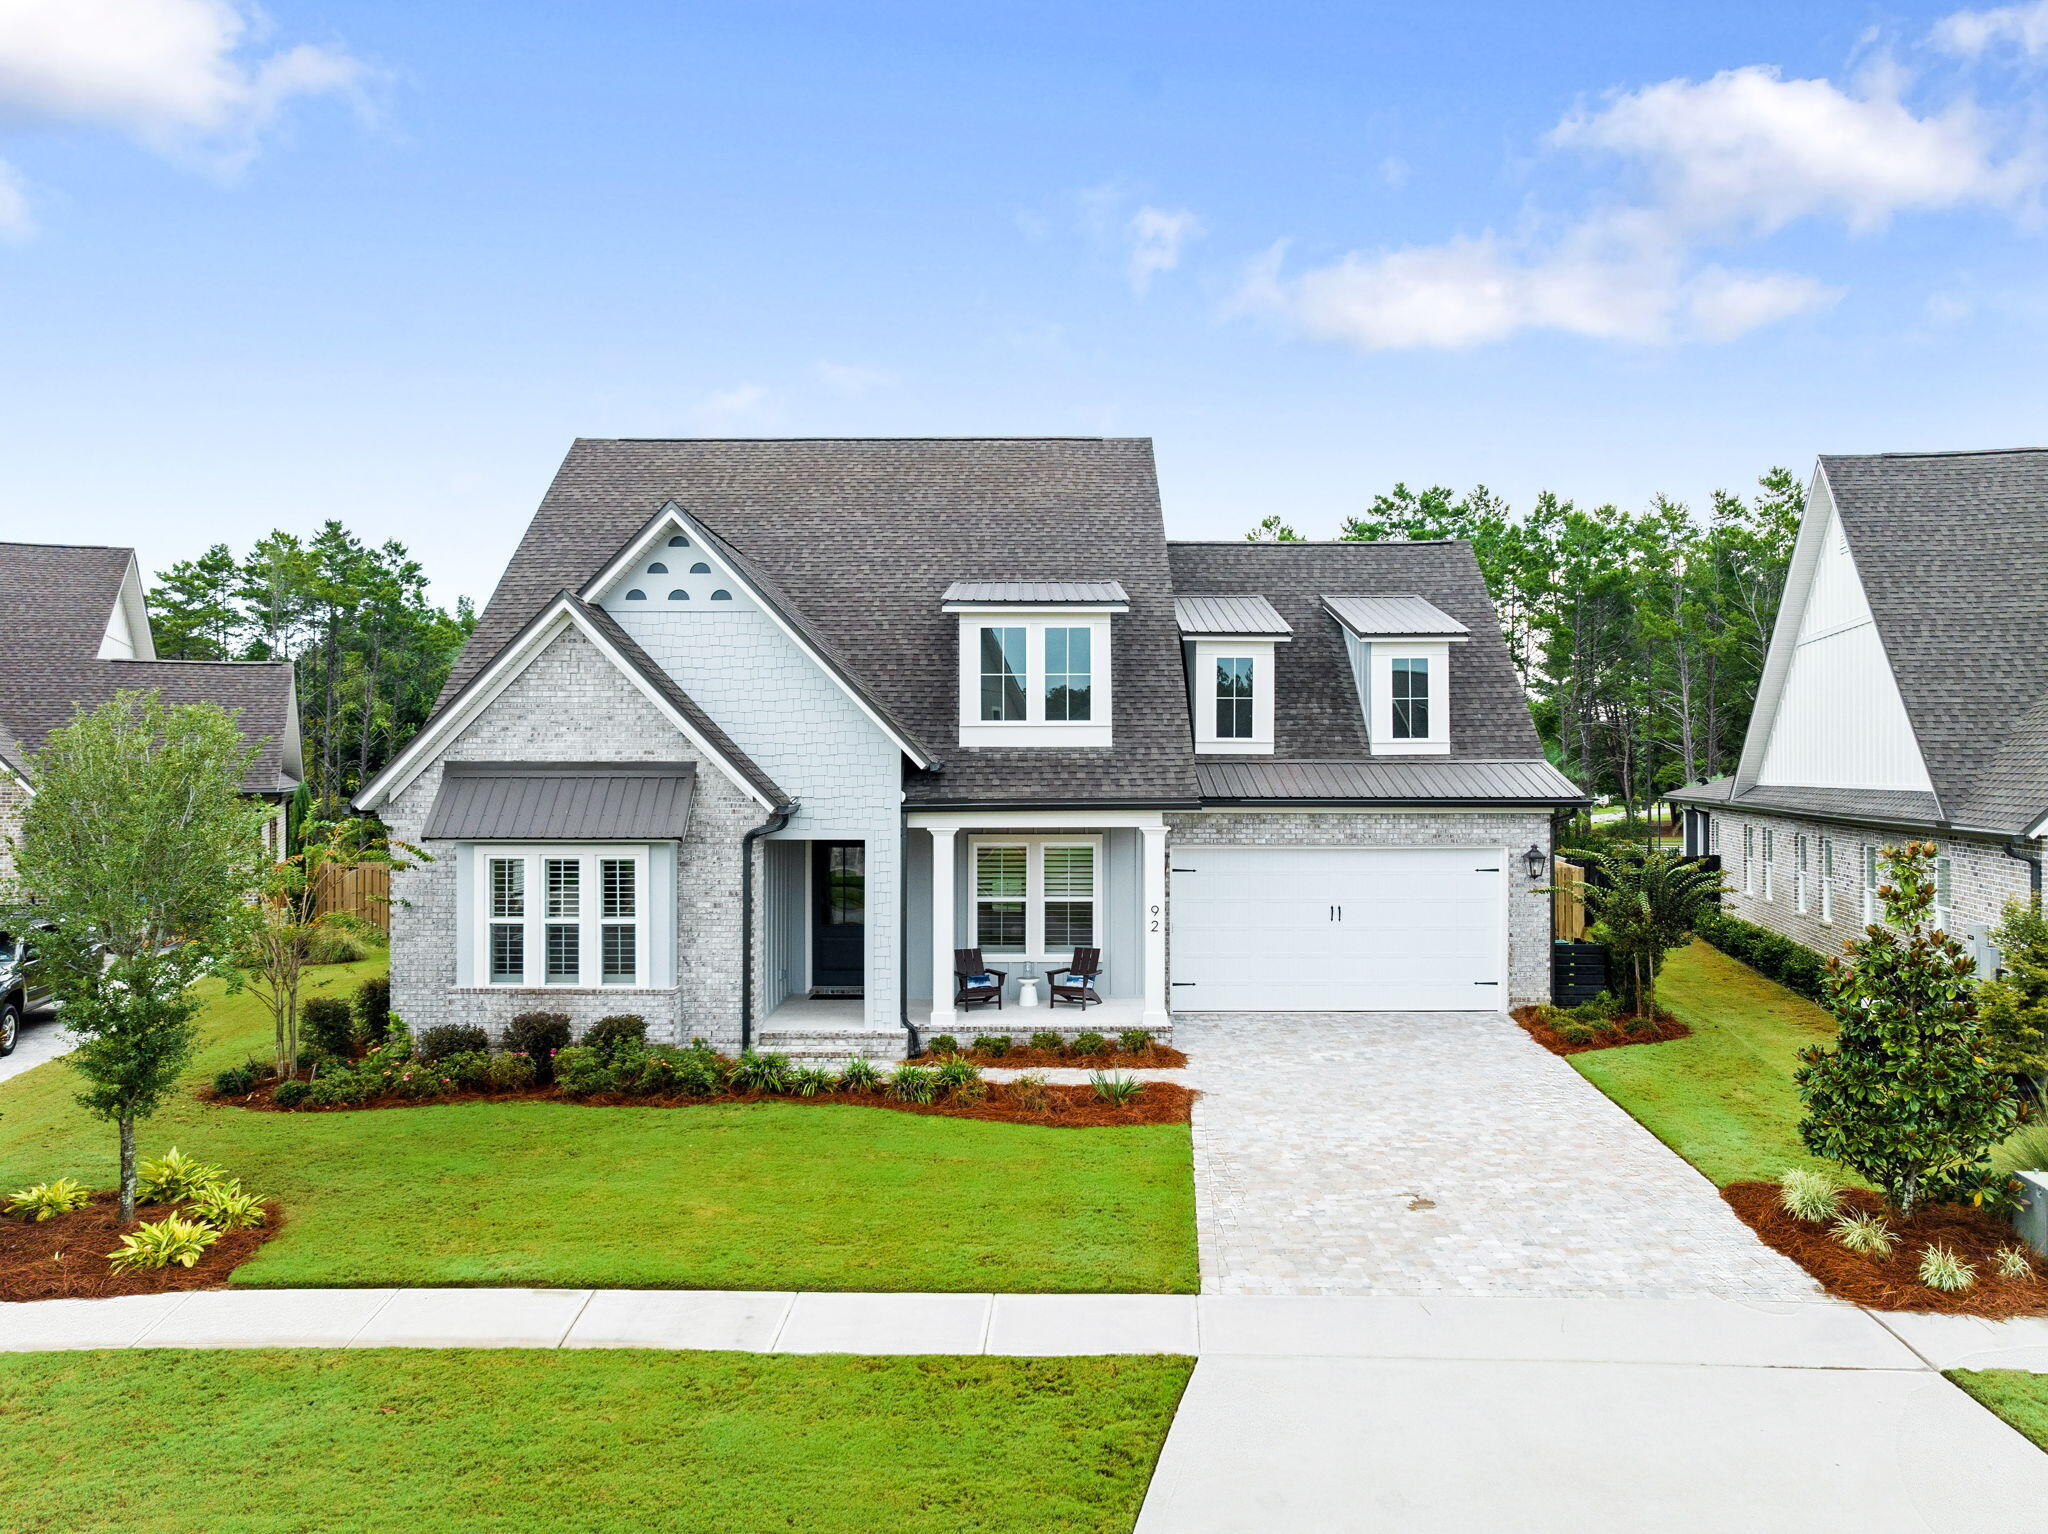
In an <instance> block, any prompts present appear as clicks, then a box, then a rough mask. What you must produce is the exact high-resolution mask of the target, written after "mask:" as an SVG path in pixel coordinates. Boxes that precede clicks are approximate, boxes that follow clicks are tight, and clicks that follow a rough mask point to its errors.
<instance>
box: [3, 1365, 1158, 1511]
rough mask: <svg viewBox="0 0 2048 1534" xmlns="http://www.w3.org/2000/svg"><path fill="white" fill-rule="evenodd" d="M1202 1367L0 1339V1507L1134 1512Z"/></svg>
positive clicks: (171, 1509)
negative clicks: (90, 1347) (142, 1346)
mask: <svg viewBox="0 0 2048 1534" xmlns="http://www.w3.org/2000/svg"><path fill="white" fill-rule="evenodd" d="M1192 1367H1193V1365H1192V1362H1191V1361H1190V1360H1187V1359H1182V1358H1073V1359H996V1358H848V1357H819V1358H785V1357H767V1356H763V1355H759V1354H744V1353H740V1354H732V1353H716V1354H714V1353H663V1352H590V1353H578V1352H532V1351H523V1350H509V1349H508V1350H503V1351H488V1350H486V1351H471V1350H463V1351H435V1350H410V1349H392V1350H364V1351H361V1352H348V1353H342V1352H331V1351H310V1350H309V1351H258V1352H235V1353H218V1352H193V1353H182V1352H151V1353H119V1352H116V1353H71V1354H40V1355H38V1354H21V1355H13V1356H8V1355H0V1442H5V1443H6V1445H7V1473H6V1475H5V1476H4V1477H0V1527H4V1528H6V1529H9V1530H18V1531H21V1534H46V1531H47V1534H55V1531H60V1530H61V1531H64V1534H103V1531H104V1534H112V1531H116V1530H118V1531H121V1534H185V1531H188V1530H192V1529H206V1530H207V1531H208V1534H285V1531H290V1534H302V1531H315V1530H347V1531H349V1534H384V1531H394V1534H396V1531H402V1534H454V1531H457V1530H471V1529H480V1528H489V1529H492V1530H494V1531H497V1534H526V1531H534V1534H542V1531H545V1534H556V1531H560V1530H566V1529H575V1530H579V1531H590V1534H612V1531H620V1534H624V1531H628V1530H630V1531H634V1534H640V1531H661V1534H697V1531H705V1534H709V1531H714V1530H715V1531H725V1530H736V1529H767V1528H791V1529H799V1528H800V1529H806V1530H813V1531H818V1534H836V1531H841V1530H858V1531H862V1534H865V1531H867V1530H870V1529H878V1528H886V1529H890V1530H893V1531H902V1534H923V1531H930V1534H968V1531H974V1534H1005V1531H1012V1530H1014V1531H1025V1530H1031V1531H1068V1530H1112V1529H1114V1530H1127V1529H1129V1528H1130V1527H1131V1524H1132V1521H1133V1520H1134V1519H1135V1518H1136V1516H1137V1510H1138V1505H1139V1503H1140V1501H1142V1499H1143V1497H1144V1493H1145V1486H1146V1482H1147V1481H1148V1480H1149V1479H1150V1476H1151V1473H1152V1467H1153V1465H1154V1463H1155V1462H1156V1460H1157V1459H1158V1455H1159V1448H1160V1445H1161V1443H1162V1442H1163V1441H1164V1439H1165V1435H1166V1430H1167V1426H1168V1424H1169V1423H1170V1422H1171V1420H1172V1416H1173V1411H1174V1407H1175V1405H1176V1404H1177V1403H1178V1401H1179V1399H1180V1394H1181V1391H1182V1389H1183V1387H1184V1386H1185V1385H1186V1383H1187V1377H1188V1373H1189V1370H1190V1369H1191V1368H1192ZM137 1423H143V1424H147V1429H146V1431H140V1432H138V1431H136V1428H135V1425H136V1424H137ZM9 1488H11V1489H9Z"/></svg>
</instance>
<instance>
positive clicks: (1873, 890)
mask: <svg viewBox="0 0 2048 1534" xmlns="http://www.w3.org/2000/svg"><path fill="white" fill-rule="evenodd" d="M1876 921H1877V849H1876V848H1875V847H1870V846H1866V847H1865V848H1864V849H1863V925H1864V926H1866V927H1868V926H1872V925H1874V924H1875V923H1876Z"/></svg>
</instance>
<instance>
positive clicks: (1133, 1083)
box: [1088, 1071, 1145, 1108]
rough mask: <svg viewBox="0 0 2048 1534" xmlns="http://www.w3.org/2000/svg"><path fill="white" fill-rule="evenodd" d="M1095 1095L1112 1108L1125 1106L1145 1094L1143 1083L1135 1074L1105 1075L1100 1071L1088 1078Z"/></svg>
mask: <svg viewBox="0 0 2048 1534" xmlns="http://www.w3.org/2000/svg"><path fill="white" fill-rule="evenodd" d="M1088 1085H1089V1086H1091V1087H1093V1088H1094V1089H1095V1095H1096V1096H1097V1097H1099V1098H1101V1099H1102V1100H1103V1101H1104V1102H1106V1103H1108V1104H1109V1105H1110V1106H1111V1107H1112V1108H1126V1107H1129V1106H1130V1105H1131V1104H1132V1103H1134V1102H1136V1101H1137V1100H1138V1099H1139V1098H1141V1097H1143V1096H1144V1095H1145V1083H1144V1082H1142V1081H1140V1080H1138V1079H1137V1078H1136V1077H1135V1076H1105V1075H1104V1074H1103V1073H1102V1072H1101V1071H1097V1072H1095V1073H1094V1074H1093V1075H1092V1076H1090V1077H1089V1078H1088Z"/></svg>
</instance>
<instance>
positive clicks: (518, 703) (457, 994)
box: [384, 629, 764, 1049]
mask: <svg viewBox="0 0 2048 1534" xmlns="http://www.w3.org/2000/svg"><path fill="white" fill-rule="evenodd" d="M447 760H457V761H534V760H554V761H561V760H580V761H593V762H596V761H696V762H697V763H698V769H697V797H696V802H695V804H694V806H693V807H692V810H691V814H690V828H689V834H688V836H687V837H686V838H685V840H684V841H683V843H682V844H681V847H680V850H679V856H678V860H677V864H678V870H679V874H678V883H677V892H676V901H675V932H674V936H673V943H674V955H675V960H674V962H675V977H676V984H675V985H674V986H673V987H665V988H661V989H645V990H642V989H626V988H606V989H602V990H584V989H572V988H569V987H551V988H546V989H526V988H514V987H497V986H490V987H478V986H464V985H461V984H460V983H459V980H460V978H461V977H460V974H459V971H460V970H461V968H462V967H463V966H462V965H461V963H460V961H459V955H458V944H459V942H460V937H459V933H460V929H461V925H462V923H461V921H460V919H459V918H460V911H459V909H458V908H459V907H461V906H464V905H466V903H467V897H466V895H464V894H463V893H462V890H463V888H464V882H463V873H464V871H465V867H466V863H467V860H466V858H464V857H461V856H458V854H457V849H456V848H455V847H454V846H453V845H451V844H449V843H445V842H444V843H437V844H433V845H431V846H429V847H428V849H427V850H428V851H429V852H432V853H433V854H434V855H435V859H436V860H435V861H434V862H431V863H423V864H420V865H419V866H418V867H415V868H411V869H407V870H405V871H404V872H402V873H400V874H398V875H397V876H396V877H395V879H394V880H393V887H392V895H393V898H394V902H395V903H394V905H393V907H392V912H391V936H392V943H391V991H392V997H391V1004H392V1009H393V1010H394V1011H396V1012H397V1013H398V1014H399V1015H400V1016H401V1017H403V1018H404V1019H405V1020H406V1022H407V1023H409V1024H411V1025H412V1027H413V1028H415V1029H419V1028H427V1027H433V1026H434V1025H436V1024H439V1023H474V1024H478V1025H481V1026H483V1027H486V1028H488V1029H490V1030H491V1031H492V1033H493V1035H494V1036H497V1035H498V1034H499V1033H500V1031H501V1030H502V1029H503V1027H504V1025H505V1024H506V1023H507V1022H508V1021H509V1020H510V1019H511V1018H512V1017H513V1016H514V1015H515V1014H517V1013H520V1012H532V1011H547V1012H566V1013H568V1014H569V1015H570V1017H571V1018H572V1019H574V1021H575V1023H576V1026H577V1027H578V1028H579V1029H580V1028H582V1027H584V1026H586V1025H587V1024H589V1023H591V1022H594V1021H595V1020H596V1019H598V1018H600V1017H606V1016H610V1015H612V1014H614V1013H637V1014H639V1015H640V1016H642V1017H644V1018H646V1019H647V1022H648V1035H649V1037H650V1038H654V1039H669V1040H676V1041H683V1040H687V1039H689V1038H690V1037H692V1036H693V1035H694V1036H701V1037H703V1038H706V1039H708V1040H710V1041H711V1042H712V1043H713V1044H715V1045H717V1046H719V1047H720V1048H725V1049H732V1048H736V1047H737V1046H738V1043H739V1008H740V995H739V993H740V951H741V942H740V838H741V837H742V836H743V835H744V834H745V832H746V831H747V829H748V828H749V827H751V826H754V825H758V824H759V823H760V822H761V820H762V819H763V818H764V817H763V815H762V813H761V809H760V806H759V805H758V804H756V803H755V802H754V801H753V800H752V799H751V798H749V797H748V796H747V795H746V794H745V793H744V792H742V791H741V789H740V788H739V787H738V786H737V785H735V784H734V783H733V782H732V780H731V779H730V778H728V777H727V776H726V775H725V772H724V770H723V769H722V768H720V767H719V766H718V765H717V764H715V763H713V762H711V761H708V760H706V759H704V758H703V757H701V756H699V755H698V753H696V752H695V751H694V750H693V749H692V748H691V746H690V744H689V742H688V741H687V740H686V739H685V738H684V737H683V736H682V735H681V734H680V733H679V732H678V731H677V730H676V729H675V727H674V726H673V725H672V724H670V723H669V721H668V720H667V719H666V718H665V717H663V715H662V714H661V713H660V712H659V711H658V710H657V709H656V708H655V707H654V705H653V704H651V703H650V702H648V701H647V699H646V697H645V696H644V695H643V694H642V693H640V692H639V691H638V690H637V689H635V688H634V687H633V685H632V684H631V683H630V682H628V681H627V680H626V678H625V677H624V676H623V675H622V674H621V673H620V672H619V670H618V668H617V667H616V666H614V665H613V664H612V663H611V662H610V661H609V660H608V659H606V658H605V657H604V656H603V655H602V654H600V653H599V652H598V651H597V650H596V649H594V648H593V647H592V646H591V645H590V643H589V641H588V640H586V639H584V637H583V636H582V635H581V634H580V633H578V632H577V631H575V630H573V629H571V630H568V631H565V632H564V633H563V634H562V635H561V636H560V637H558V638H556V639H555V640H553V641H552V642H551V643H550V644H549V645H548V647H547V649H546V650H545V651H544V652H543V653H542V654H541V655H540V656H539V657H538V658H537V659H536V660H535V661H534V662H533V663H532V665H530V666H529V667H528V668H527V669H526V671H525V672H524V673H523V674H522V675H521V676H520V677H519V678H518V679H517V680H515V681H514V682H513V683H512V684H511V685H510V686H508V687H507V688H506V689H505V690H504V692H502V693H501V694H499V696H498V697H496V698H495V699H493V700H492V701H491V703H490V705H489V706H488V707H486V708H485V709H484V710H483V712H482V713H480V714H479V715H478V716H477V717H476V718H475V719H473V720H472V721H471V722H470V723H469V725H468V726H467V727H466V728H465V729H464V730H463V731H462V733H461V734H460V735H458V736H457V737H456V738H455V740H454V741H453V742H452V743H451V744H450V745H449V746H448V747H447V749H446V750H445V751H444V752H443V753H442V754H441V756H440V757H439V758H438V759H436V760H435V761H434V763H433V764H432V765H430V766H429V767H428V768H427V769H426V770H425V771H424V772H422V773H421V774H420V775H419V776H418V777H417V778H415V779H414V780H413V781H412V782H411V783H410V784H408V785H407V786H406V787H405V789H404V790H403V791H402V792H400V793H399V794H397V795H396V796H394V797H393V799H392V800H391V802H390V804H389V805H387V806H386V808H385V811H384V816H385V819H386V821H387V823H388V824H389V825H390V827H391V830H392V834H393V835H394V836H396V837H398V838H399V839H401V840H405V841H412V842H417V841H418V840H419V834H420V829H421V827H422V826H424V824H425V823H426V817H427V811H428V809H429V808H430V807H431V806H432V804H433V802H434V795H435V793H436V792H437V791H438V790H439V788H440V783H441V763H442V762H443V761H447Z"/></svg>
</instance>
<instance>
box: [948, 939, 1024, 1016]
mask: <svg viewBox="0 0 2048 1534" xmlns="http://www.w3.org/2000/svg"><path fill="white" fill-rule="evenodd" d="M1009 978H1010V974H1009V971H1008V970H1001V969H990V968H989V967H988V966H987V965H986V964H984V963H982V962H981V950H980V949H979V948H956V949H954V950H953V1005H954V1006H956V1007H985V1006H987V1005H988V1004H989V1003H990V1002H994V1003H995V1004H996V1010H997V1011H998V1012H1000V1011H1002V1010H1003V982H1004V981H1006V980H1008V979H1009Z"/></svg>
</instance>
